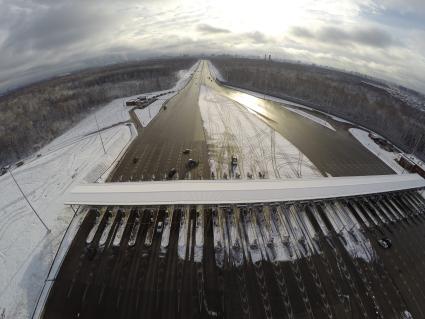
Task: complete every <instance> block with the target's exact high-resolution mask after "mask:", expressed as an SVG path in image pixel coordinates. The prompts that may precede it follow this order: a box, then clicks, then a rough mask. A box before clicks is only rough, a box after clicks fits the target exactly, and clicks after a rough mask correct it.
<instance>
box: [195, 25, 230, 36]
mask: <svg viewBox="0 0 425 319" xmlns="http://www.w3.org/2000/svg"><path fill="white" fill-rule="evenodd" d="M197 30H198V31H199V32H202V33H211V34H219V33H230V30H227V29H223V28H217V27H214V26H212V25H209V24H205V23H201V24H198V27H197Z"/></svg>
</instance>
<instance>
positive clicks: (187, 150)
mask: <svg viewBox="0 0 425 319" xmlns="http://www.w3.org/2000/svg"><path fill="white" fill-rule="evenodd" d="M190 152H192V150H191V149H190V148H186V149H185V150H184V151H183V154H190Z"/></svg>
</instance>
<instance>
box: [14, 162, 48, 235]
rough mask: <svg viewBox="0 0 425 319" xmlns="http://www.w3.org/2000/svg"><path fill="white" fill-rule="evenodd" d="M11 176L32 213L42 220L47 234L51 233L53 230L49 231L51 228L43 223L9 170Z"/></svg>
mask: <svg viewBox="0 0 425 319" xmlns="http://www.w3.org/2000/svg"><path fill="white" fill-rule="evenodd" d="M9 174H10V176H11V177H12V179H13V181H14V182H15V184H16V186H17V187H18V189H19V191H20V192H21V194H22V196H24V198H25V200H26V201H27V203H28V205H29V207H31V209H32V211H33V212H34V214H35V216H37V218H38V219H39V220H40V222H41V223H42V224H43V226H44V228H46V230H47V232H48V233H50V232H51V230H50V229H49V227H47V225H46V224H45V223H44V222H43V220H42V219H41V217H40V216H39V215H38V214H37V212H36V210H35V208H34V207H33V206H32V205H31V203H30V201H29V200H28V198H27V196H25V194H24V192H23V190H22V188H21V187H20V186H19V184H18V182H17V181H16V179H15V176H13V174H12V170H11V169H9Z"/></svg>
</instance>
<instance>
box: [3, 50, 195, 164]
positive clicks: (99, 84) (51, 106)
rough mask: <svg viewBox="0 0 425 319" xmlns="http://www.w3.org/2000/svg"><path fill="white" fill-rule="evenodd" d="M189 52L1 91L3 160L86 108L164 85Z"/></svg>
mask: <svg viewBox="0 0 425 319" xmlns="http://www.w3.org/2000/svg"><path fill="white" fill-rule="evenodd" d="M194 63H195V60H194V59H191V58H179V59H177V58H176V59H167V60H165V59H164V60H146V61H141V62H132V63H123V64H117V65H112V66H107V67H102V68H93V69H88V70H85V71H80V72H76V73H73V74H70V75H66V76H62V77H56V78H53V79H50V80H46V81H43V82H39V83H36V84H33V85H30V86H27V87H24V88H21V89H19V90H15V91H13V92H10V93H8V94H6V95H3V96H1V97H0V150H1V151H0V165H1V166H3V165H5V164H8V163H11V162H14V161H16V160H18V159H21V158H23V157H26V156H28V155H30V154H32V153H34V152H36V151H37V150H38V149H40V148H41V147H43V146H44V145H45V144H47V143H48V142H50V141H51V140H53V139H54V138H55V137H57V136H59V135H60V134H62V133H63V132H65V131H66V130H67V129H69V128H70V127H72V126H73V125H75V124H76V123H78V122H79V121H80V120H81V119H82V118H84V117H85V116H86V115H87V114H88V113H90V112H93V111H94V110H95V109H96V108H98V107H100V106H102V105H104V104H106V103H108V102H109V101H111V100H113V99H116V98H119V97H125V96H131V95H135V94H141V93H144V92H152V91H159V90H166V89H169V88H171V87H172V86H173V85H174V84H175V83H176V81H177V75H176V73H177V71H179V70H182V69H188V68H190V67H191V66H192V65H193V64H194Z"/></svg>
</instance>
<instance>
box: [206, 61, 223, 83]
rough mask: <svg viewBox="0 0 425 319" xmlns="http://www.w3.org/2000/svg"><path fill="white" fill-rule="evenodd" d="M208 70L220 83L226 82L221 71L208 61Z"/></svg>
mask: <svg viewBox="0 0 425 319" xmlns="http://www.w3.org/2000/svg"><path fill="white" fill-rule="evenodd" d="M208 68H209V69H210V71H211V73H212V75H213V77H214V78H215V79H218V80H219V81H222V82H223V81H225V80H224V77H223V76H222V75H221V73H220V71H219V70H217V68H216V67H215V65H214V64H212V63H211V61H208Z"/></svg>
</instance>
